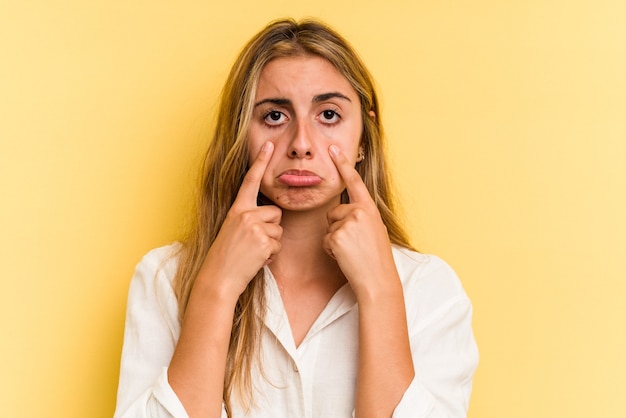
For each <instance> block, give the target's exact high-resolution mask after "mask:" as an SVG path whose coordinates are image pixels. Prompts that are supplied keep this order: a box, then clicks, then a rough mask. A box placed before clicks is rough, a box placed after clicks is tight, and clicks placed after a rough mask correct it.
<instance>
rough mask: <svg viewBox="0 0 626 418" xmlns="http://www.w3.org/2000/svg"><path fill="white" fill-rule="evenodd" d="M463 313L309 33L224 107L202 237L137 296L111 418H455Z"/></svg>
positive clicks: (339, 74) (287, 36) (169, 259)
mask: <svg viewBox="0 0 626 418" xmlns="http://www.w3.org/2000/svg"><path fill="white" fill-rule="evenodd" d="M476 364H477V350H476V345H475V342H474V338H473V334H472V329H471V304H470V301H469V300H468V298H467V296H466V295H465V292H464V291H463V288H462V286H461V284H460V283H459V281H458V279H457V277H456V276H455V274H454V272H453V271H452V270H451V269H450V268H449V267H448V266H447V265H446V264H445V263H444V262H443V261H441V260H440V259H438V258H436V257H434V256H429V255H422V254H419V253H417V252H415V251H413V250H412V249H411V246H410V244H409V241H408V239H407V236H406V234H405V233H404V231H403V230H402V227H401V225H400V223H399V222H398V220H397V218H396V216H395V215H394V205H393V198H392V194H391V191H390V189H389V181H388V171H387V168H386V166H385V157H384V153H383V144H382V128H381V121H380V111H379V108H378V100H377V96H376V93H375V91H374V87H373V84H372V81H371V77H370V75H369V73H368V71H367V69H366V68H365V66H364V65H363V64H362V62H361V61H360V59H359V58H358V56H357V55H356V53H355V52H354V51H353V50H352V49H351V47H350V46H349V45H348V44H347V42H346V41H345V40H344V39H343V38H342V37H341V36H339V35H338V34H337V33H336V32H334V31H333V30H332V29H330V28H328V27H327V26H326V25H324V24H322V23H320V22H316V21H301V22H295V21H293V20H281V21H277V22H273V23H271V24H270V25H268V26H267V27H266V28H264V29H263V30H262V31H261V32H260V33H258V34H257V35H256V36H255V37H253V38H252V40H251V41H250V42H249V43H248V44H247V45H246V46H245V47H244V49H243V51H242V52H241V54H240V56H239V57H238V59H237V61H236V62H235V64H234V66H233V68H232V70H231V73H230V75H229V77H228V79H227V82H226V85H225V87H224V90H223V92H222V97H221V105H220V108H219V115H218V120H217V126H216V128H215V132H214V135H213V139H212V141H211V144H210V146H209V150H208V152H207V155H206V159H205V162H204V174H203V183H202V189H201V195H200V199H199V204H198V208H197V215H196V224H195V225H194V227H193V228H192V229H191V231H190V232H189V234H188V236H187V237H186V238H185V239H184V240H182V242H181V243H179V244H174V245H171V246H168V247H164V248H159V249H156V250H154V251H152V252H150V253H149V254H147V255H146V256H145V257H144V259H143V260H142V261H141V263H140V264H139V265H138V266H137V270H136V273H135V276H134V278H133V280H132V283H131V287H130V293H129V301H128V311H127V321H126V331H125V341H124V349H123V353H122V364H121V373H120V385H119V390H118V404H117V411H116V417H187V416H190V417H231V418H235V417H237V418H238V417H272V418H280V417H285V418H287V417H288V418H294V417H296V418H297V417H312V418H313V417H320V418H321V417H324V418H328V417H352V416H356V417H358V418H365V417H391V416H393V417H462V416H465V415H466V411H467V407H468V402H469V397H470V392H471V385H472V376H473V373H474V370H475V367H476Z"/></svg>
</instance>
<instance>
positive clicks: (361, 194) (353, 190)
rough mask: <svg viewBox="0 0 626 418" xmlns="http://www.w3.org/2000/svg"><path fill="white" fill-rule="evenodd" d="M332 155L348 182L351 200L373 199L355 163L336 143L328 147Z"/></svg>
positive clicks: (347, 186)
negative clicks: (354, 165)
mask: <svg viewBox="0 0 626 418" xmlns="http://www.w3.org/2000/svg"><path fill="white" fill-rule="evenodd" d="M328 151H329V153H330V157H331V159H332V160H333V163H334V164H335V167H337V171H339V175H341V178H342V179H343V181H344V183H345V184H346V190H347V191H348V195H349V196H350V202H352V203H357V202H364V201H369V200H371V196H370V194H369V191H368V190H367V187H366V186H365V183H363V179H361V176H360V175H359V173H358V171H356V170H355V169H354V167H353V165H352V164H351V163H350V161H348V159H347V158H346V156H345V155H344V154H343V152H342V151H341V150H340V149H339V147H337V146H336V145H331V146H330V147H329V149H328Z"/></svg>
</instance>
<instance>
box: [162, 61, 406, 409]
mask: <svg viewBox="0 0 626 418" xmlns="http://www.w3.org/2000/svg"><path fill="white" fill-rule="evenodd" d="M370 117H374V115H371V116H370ZM362 129H363V128H362V113H361V109H360V101H359V97H358V95H357V94H356V92H355V91H354V89H353V88H352V86H351V85H350V84H349V83H348V81H347V79H346V78H345V77H343V75H342V74H341V73H339V72H338V71H337V70H336V69H335V68H334V67H333V66H332V65H331V64H330V63H329V62H328V61H326V60H324V59H322V58H319V57H312V56H303V57H297V58H279V59H276V60H273V61H271V62H270V63H268V64H267V65H266V66H265V67H264V69H263V71H262V73H261V77H260V80H259V84H258V90H257V92H256V97H255V108H254V113H253V118H252V125H251V127H250V136H249V141H250V142H249V149H250V161H251V166H250V169H249V171H248V173H247V175H246V177H245V179H244V182H243V184H242V186H241V188H240V190H239V194H238V195H237V198H236V200H235V203H234V204H233V206H232V208H231V210H230V211H229V213H228V216H227V218H226V220H225V222H224V224H223V226H222V228H221V230H220V233H219V234H218V237H217V239H216V240H215V242H214V243H213V245H212V247H211V249H210V250H209V253H208V254H207V257H206V260H205V263H204V266H203V268H202V270H201V272H200V274H199V275H198V277H197V280H196V283H195V285H194V288H193V290H192V292H191V296H190V300H189V304H188V308H187V311H186V313H185V318H184V320H183V323H182V329H181V335H180V339H179V341H178V344H177V347H176V350H175V352H174V356H173V358H172V361H171V364H170V367H169V374H168V377H169V381H170V385H171V386H172V388H173V389H174V391H175V392H176V393H177V394H178V396H179V398H180V399H181V402H182V403H183V405H184V406H185V409H186V410H187V411H188V413H189V415H190V416H191V417H206V416H213V417H219V416H220V408H221V402H222V386H223V379H224V371H225V364H226V354H227V350H228V341H229V335H230V328H231V326H232V319H233V310H234V307H235V304H236V301H237V298H238V297H239V295H240V294H241V292H242V291H243V290H244V289H245V287H246V285H247V284H248V282H249V280H250V279H251V278H252V277H253V276H254V275H255V273H256V271H258V269H260V268H261V267H262V266H263V265H266V264H269V266H270V269H271V270H272V272H273V273H274V276H275V277H276V281H277V284H278V286H279V289H280V292H281V297H282V299H283V304H284V306H285V310H286V313H287V317H288V319H289V323H290V325H291V329H292V334H293V337H294V340H295V343H296V345H299V344H300V343H301V342H302V340H303V339H304V337H305V336H306V333H307V332H308V330H309V328H310V327H311V325H312V323H313V322H314V321H315V319H316V318H317V317H318V316H319V314H320V313H321V311H322V310H323V309H324V307H325V306H326V304H327V303H328V301H329V300H330V299H331V297H332V296H333V295H334V293H335V292H336V291H337V290H338V289H339V288H340V287H342V286H343V285H344V284H345V283H346V282H348V283H349V284H350V286H351V287H352V289H353V291H354V293H355V295H356V298H357V302H358V305H359V360H358V361H359V363H358V370H359V371H358V377H357V388H356V393H357V396H356V416H357V417H358V418H366V417H370V416H371V417H389V416H391V414H392V412H393V410H394V408H395V406H396V405H397V403H398V402H399V401H400V399H401V397H402V395H403V394H404V392H405V390H406V388H407V387H408V385H409V383H410V382H411V380H412V378H413V375H414V372H413V363H412V359H411V353H410V348H409V341H408V332H407V326H406V317H405V310H404V299H403V294H402V287H401V284H400V279H399V277H398V274H397V271H396V268H395V264H394V261H393V257H392V253H391V245H390V243H389V239H388V236H387V231H386V228H385V226H384V224H383V222H382V220H381V218H380V214H379V213H378V210H377V208H376V205H375V203H374V202H373V201H372V199H371V197H370V195H369V192H368V190H367V188H366V187H365V185H364V184H363V182H362V180H361V178H360V176H359V174H358V173H357V172H356V170H355V169H354V166H355V164H357V163H358V159H359V157H358V154H359V151H360V150H361V149H360V138H361V132H362ZM344 189H346V190H347V191H348V194H349V196H350V203H349V204H340V195H341V192H342V191H343V190H344ZM259 191H260V192H261V193H263V194H264V195H265V196H267V197H268V198H269V199H270V200H271V201H272V202H274V203H275V206H273V205H267V206H257V195H258V193H259ZM242 258H243V260H242ZM207 318H211V319H210V320H207Z"/></svg>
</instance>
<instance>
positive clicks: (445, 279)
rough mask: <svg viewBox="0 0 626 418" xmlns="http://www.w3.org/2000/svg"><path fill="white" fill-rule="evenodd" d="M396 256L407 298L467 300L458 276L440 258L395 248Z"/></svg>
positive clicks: (394, 253)
mask: <svg viewBox="0 0 626 418" xmlns="http://www.w3.org/2000/svg"><path fill="white" fill-rule="evenodd" d="M393 256H394V260H395V262H396V268H397V269H398V274H399V275H400V279H401V280H402V286H403V288H404V291H405V294H408V295H414V296H415V297H417V298H419V299H422V298H431V299H433V298H434V299H450V298H465V299H467V296H466V294H465V291H464V289H463V285H462V284H461V281H460V280H459V277H458V276H457V274H456V272H455V271H454V270H453V269H452V267H450V265H449V264H448V263H446V262H445V261H444V260H442V259H441V258H439V257H438V256H436V255H433V254H422V253H418V252H416V251H413V250H410V249H408V248H404V247H398V246H394V247H393Z"/></svg>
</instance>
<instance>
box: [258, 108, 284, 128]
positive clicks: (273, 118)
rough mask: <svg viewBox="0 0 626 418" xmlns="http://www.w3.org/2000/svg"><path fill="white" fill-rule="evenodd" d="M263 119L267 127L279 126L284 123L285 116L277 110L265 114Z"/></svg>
mask: <svg viewBox="0 0 626 418" xmlns="http://www.w3.org/2000/svg"><path fill="white" fill-rule="evenodd" d="M263 119H265V123H267V124H268V125H280V124H281V123H283V122H285V115H284V114H283V113H282V112H279V111H278V110H272V111H270V112H267V113H266V114H265V116H264V117H263Z"/></svg>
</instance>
